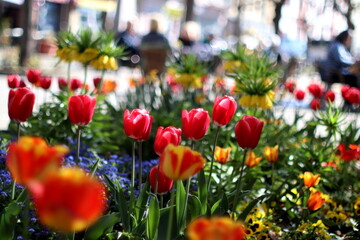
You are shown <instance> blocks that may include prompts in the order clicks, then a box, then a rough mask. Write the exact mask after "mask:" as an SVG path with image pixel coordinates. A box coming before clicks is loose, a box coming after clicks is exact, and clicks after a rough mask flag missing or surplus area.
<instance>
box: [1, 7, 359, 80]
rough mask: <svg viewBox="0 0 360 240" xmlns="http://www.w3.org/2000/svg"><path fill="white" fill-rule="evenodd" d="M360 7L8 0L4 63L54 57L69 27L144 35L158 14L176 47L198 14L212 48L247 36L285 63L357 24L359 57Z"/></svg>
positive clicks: (197, 30)
mask: <svg viewBox="0 0 360 240" xmlns="http://www.w3.org/2000/svg"><path fill="white" fill-rule="evenodd" d="M359 9H360V0H316V1H312V0H0V71H1V72H2V73H12V72H14V71H15V72H17V71H18V72H21V71H22V70H23V69H24V68H23V67H25V66H34V67H36V65H42V63H45V64H46V63H52V64H53V61H50V60H49V59H52V56H54V54H55V51H56V46H55V44H54V39H55V36H56V34H57V33H58V32H59V31H61V30H68V29H70V30H71V31H74V32H76V31H77V30H79V29H80V28H84V27H88V28H91V29H92V30H106V31H113V32H114V34H116V33H119V32H121V31H123V30H124V29H125V28H126V25H127V22H131V23H132V25H133V29H134V31H135V32H136V34H138V35H139V36H142V35H144V34H146V33H147V32H148V31H149V22H150V19H152V18H156V19H157V20H158V21H159V25H160V31H161V32H162V33H163V34H164V35H165V36H166V37H167V39H168V40H169V42H170V45H171V46H172V47H173V48H176V47H178V46H179V36H180V35H181V34H180V33H181V31H182V29H183V27H184V24H185V23H186V22H189V21H192V22H193V24H190V25H188V26H187V32H188V36H189V38H190V40H191V41H199V42H206V43H210V44H211V47H212V51H221V50H224V49H227V48H229V47H231V46H233V45H235V44H237V43H239V42H240V43H242V44H244V45H246V46H247V47H248V48H250V49H262V50H264V51H268V52H269V53H271V54H274V55H275V58H278V60H281V61H282V62H285V63H286V62H289V61H290V59H294V58H296V59H297V61H300V62H303V63H304V64H307V63H313V62H314V61H316V60H319V59H322V58H324V57H325V55H326V47H327V45H328V43H329V41H331V40H332V39H333V38H334V36H336V35H337V34H338V33H340V32H341V31H343V30H346V29H353V30H354V31H353V42H352V46H351V52H352V54H353V55H354V56H356V57H359V56H360V29H359V28H358V27H357V26H356V23H358V22H359V20H360V11H359ZM44 59H45V60H44ZM54 59H55V58H54ZM54 61H55V60H54ZM55 63H56V62H55ZM52 66H54V65H52Z"/></svg>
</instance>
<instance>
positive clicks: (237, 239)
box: [186, 217, 246, 240]
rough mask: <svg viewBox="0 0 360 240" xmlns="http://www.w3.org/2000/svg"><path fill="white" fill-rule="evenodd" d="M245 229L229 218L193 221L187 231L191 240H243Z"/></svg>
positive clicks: (202, 218)
mask: <svg viewBox="0 0 360 240" xmlns="http://www.w3.org/2000/svg"><path fill="white" fill-rule="evenodd" d="M245 235H246V234H245V227H244V225H243V224H241V223H240V222H237V221H233V220H232V219H230V218H228V217H212V218H210V219H208V218H204V217H201V218H198V219H195V220H194V221H192V222H191V223H190V224H189V225H188V227H187V231H186V236H187V237H188V239H189V240H242V239H244V238H245Z"/></svg>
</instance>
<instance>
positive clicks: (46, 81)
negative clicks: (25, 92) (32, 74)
mask: <svg viewBox="0 0 360 240" xmlns="http://www.w3.org/2000/svg"><path fill="white" fill-rule="evenodd" d="M51 80H52V79H51V77H40V80H39V84H40V87H41V88H43V89H45V90H47V89H49V88H50V86H51Z"/></svg>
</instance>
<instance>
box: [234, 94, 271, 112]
mask: <svg viewBox="0 0 360 240" xmlns="http://www.w3.org/2000/svg"><path fill="white" fill-rule="evenodd" d="M273 100H274V92H273V91H269V92H267V93H266V94H265V95H263V96H259V95H248V94H244V95H243V96H242V97H241V98H240V100H239V103H240V105H241V106H243V107H245V108H248V107H257V108H261V109H268V108H272V107H273Z"/></svg>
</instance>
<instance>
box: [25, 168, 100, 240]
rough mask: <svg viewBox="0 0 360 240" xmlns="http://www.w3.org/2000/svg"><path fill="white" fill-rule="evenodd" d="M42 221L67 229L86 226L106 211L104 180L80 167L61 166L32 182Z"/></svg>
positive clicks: (33, 193)
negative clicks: (37, 182) (40, 180)
mask: <svg viewBox="0 0 360 240" xmlns="http://www.w3.org/2000/svg"><path fill="white" fill-rule="evenodd" d="M29 189H30V192H31V194H32V197H33V200H34V206H35V210H36V212H37V215H38V217H39V219H40V222H42V223H43V224H45V225H47V226H48V227H50V228H52V229H54V230H57V231H61V232H64V233H73V232H78V231H82V230H84V229H86V228H87V227H88V226H90V225H91V224H93V223H94V222H95V221H96V220H98V219H99V217H100V216H101V215H102V214H103V213H104V211H105V209H106V205H107V204H106V198H107V191H106V187H105V186H104V184H103V183H102V182H101V181H99V180H98V179H96V178H94V177H91V176H90V175H89V174H88V173H86V172H85V171H83V170H81V169H79V168H61V169H59V170H58V171H56V172H54V173H52V174H49V175H48V176H47V177H46V178H45V179H44V181H43V182H41V183H40V184H33V185H30V186H29Z"/></svg>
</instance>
